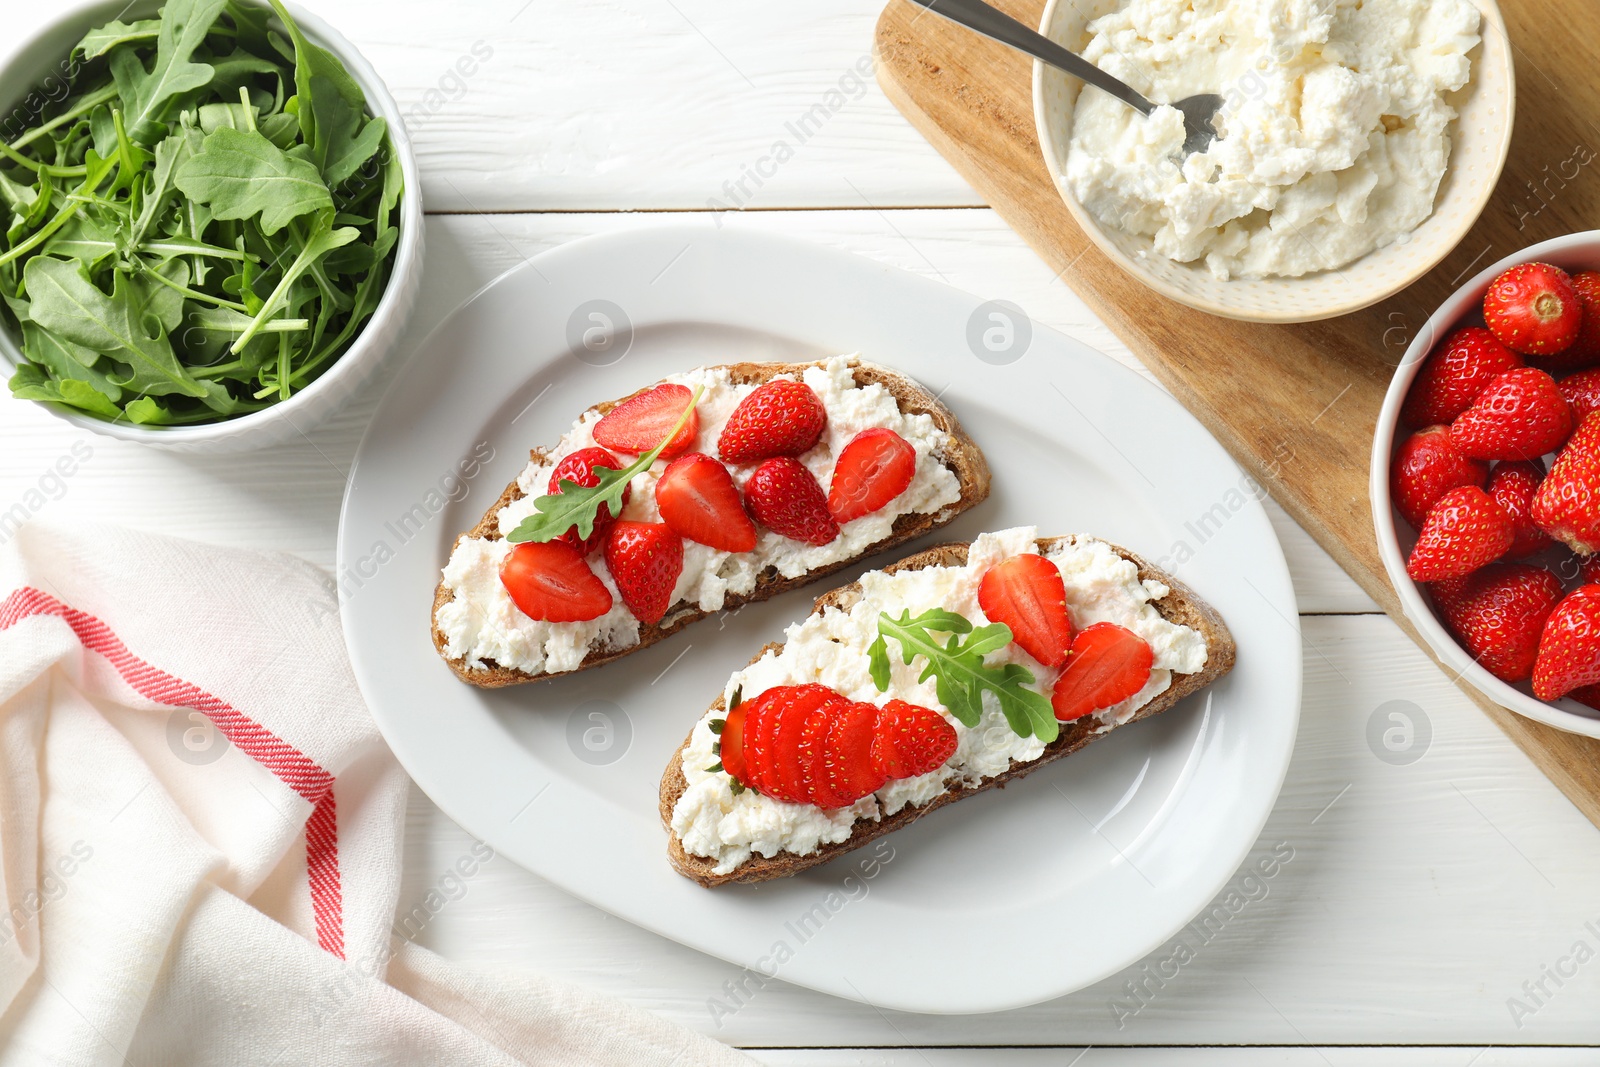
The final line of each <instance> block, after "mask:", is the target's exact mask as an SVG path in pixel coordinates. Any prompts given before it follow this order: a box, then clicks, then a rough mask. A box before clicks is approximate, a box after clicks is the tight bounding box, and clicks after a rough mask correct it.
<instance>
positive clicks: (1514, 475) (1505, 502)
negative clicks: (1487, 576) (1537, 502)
mask: <svg viewBox="0 0 1600 1067" xmlns="http://www.w3.org/2000/svg"><path fill="white" fill-rule="evenodd" d="M1543 481H1544V464H1543V463H1541V462H1539V461H1538V460H1536V459H1534V460H1528V461H1527V462H1524V463H1497V464H1495V468H1494V473H1493V474H1491V475H1489V484H1488V485H1487V486H1486V487H1485V492H1487V493H1488V494H1489V496H1490V498H1491V499H1493V500H1494V502H1495V503H1496V504H1499V505H1500V507H1501V508H1503V509H1504V510H1505V513H1506V514H1507V515H1508V516H1510V518H1511V536H1512V540H1511V547H1510V548H1508V549H1506V555H1507V556H1509V557H1510V558H1511V559H1522V558H1523V557H1524V556H1531V555H1533V554H1534V553H1535V552H1540V551H1543V550H1544V549H1547V548H1549V547H1550V545H1551V543H1552V542H1551V540H1550V535H1549V534H1547V533H1545V532H1544V531H1543V530H1541V529H1539V527H1538V526H1536V525H1534V522H1533V513H1532V512H1533V497H1534V494H1535V493H1537V492H1538V491H1539V484H1540V483H1541V482H1543Z"/></svg>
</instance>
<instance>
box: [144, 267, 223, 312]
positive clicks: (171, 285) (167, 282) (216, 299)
mask: <svg viewBox="0 0 1600 1067" xmlns="http://www.w3.org/2000/svg"><path fill="white" fill-rule="evenodd" d="M140 273H142V274H143V275H144V276H145V277H147V278H153V279H155V280H156V281H158V282H160V283H161V284H162V285H164V286H166V287H167V288H168V289H174V290H176V291H178V292H180V293H182V294H183V295H184V296H186V297H188V298H189V299H190V300H198V301H200V302H201V303H205V304H214V305H215V306H217V307H219V308H227V309H228V310H229V311H237V312H238V313H239V314H241V315H247V314H249V312H248V311H247V310H246V309H245V306H244V305H243V304H240V303H236V302H235V301H232V300H224V299H223V298H222V297H220V296H212V295H211V294H210V293H202V292H200V291H199V290H197V289H191V288H189V287H188V286H187V285H179V284H178V283H177V282H175V281H173V280H172V279H171V278H168V277H167V276H166V275H165V274H162V273H161V272H160V271H159V270H155V269H153V268H150V267H144V268H143V269H142V270H141V271H140Z"/></svg>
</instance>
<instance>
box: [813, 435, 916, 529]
mask: <svg viewBox="0 0 1600 1067" xmlns="http://www.w3.org/2000/svg"><path fill="white" fill-rule="evenodd" d="M916 473H917V450H916V449H915V448H913V447H911V444H910V442H908V441H907V440H906V439H905V438H904V437H901V436H900V435H899V434H897V433H895V432H894V431H893V430H889V429H885V428H883V427H881V426H875V427H873V428H871V429H868V430H862V431H861V432H860V433H858V434H856V435H855V436H854V437H852V438H851V439H850V443H849V444H847V445H845V446H844V448H843V449H842V450H840V452H839V458H838V460H836V461H835V462H834V465H833V482H832V484H831V485H830V486H829V487H828V510H829V511H830V512H832V513H833V518H834V521H835V522H837V523H839V525H841V526H843V525H844V524H845V523H847V522H849V521H850V520H851V519H859V518H860V517H861V516H863V515H870V514H872V513H873V512H874V511H879V510H882V509H883V508H884V507H887V506H888V504H889V502H890V501H891V500H893V499H894V498H895V497H897V496H899V495H900V494H901V493H903V492H905V491H906V488H907V487H908V486H910V484H911V479H912V478H914V477H916Z"/></svg>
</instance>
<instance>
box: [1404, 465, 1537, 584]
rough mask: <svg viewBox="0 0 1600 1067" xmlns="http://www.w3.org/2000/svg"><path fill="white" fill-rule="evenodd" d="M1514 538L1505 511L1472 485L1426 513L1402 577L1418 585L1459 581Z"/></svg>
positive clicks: (1452, 492)
mask: <svg viewBox="0 0 1600 1067" xmlns="http://www.w3.org/2000/svg"><path fill="white" fill-rule="evenodd" d="M1514 537H1515V534H1514V533H1513V531H1512V528H1511V516H1509V515H1507V514H1506V513H1505V509H1504V508H1502V507H1501V506H1500V505H1499V504H1496V503H1495V502H1494V501H1493V500H1492V499H1490V497H1489V494H1488V493H1485V492H1484V491H1483V490H1482V489H1479V488H1478V487H1477V486H1475V485H1463V486H1462V487H1461V488H1459V489H1452V490H1450V491H1449V492H1448V493H1446V494H1445V495H1444V496H1442V497H1440V498H1439V502H1438V503H1437V504H1435V505H1434V506H1433V510H1432V511H1430V512H1428V518H1427V519H1426V521H1424V522H1423V524H1422V532H1421V533H1419V534H1417V543H1416V544H1415V545H1413V546H1412V548H1411V558H1410V559H1408V560H1407V561H1406V573H1407V574H1409V575H1411V577H1412V578H1413V579H1415V580H1416V581H1419V582H1437V581H1438V580H1439V579H1441V578H1459V577H1460V576H1462V575H1464V574H1471V573H1472V572H1473V571H1475V570H1477V569H1478V568H1479V567H1481V566H1483V565H1484V564H1485V563H1493V562H1494V561H1495V560H1497V559H1499V558H1500V557H1501V556H1503V555H1505V554H1506V550H1507V549H1508V548H1510V547H1511V542H1512V540H1513V539H1514Z"/></svg>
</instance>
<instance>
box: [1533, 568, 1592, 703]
mask: <svg viewBox="0 0 1600 1067" xmlns="http://www.w3.org/2000/svg"><path fill="white" fill-rule="evenodd" d="M1596 684H1600V585H1585V586H1580V587H1578V588H1577V589H1574V590H1573V591H1572V592H1571V593H1568V594H1567V597H1566V599H1565V600H1563V601H1561V603H1560V604H1558V605H1556V609H1555V611H1553V612H1551V613H1550V618H1549V619H1548V620H1547V621H1546V622H1545V624H1544V633H1543V634H1541V635H1540V637H1539V658H1538V660H1537V661H1536V662H1535V663H1534V665H1533V693H1534V695H1535V696H1537V697H1538V698H1539V699H1540V700H1559V699H1560V698H1561V697H1563V696H1565V695H1566V694H1567V693H1569V692H1571V691H1572V690H1574V689H1580V688H1583V687H1586V686H1591V685H1596Z"/></svg>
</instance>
